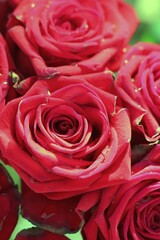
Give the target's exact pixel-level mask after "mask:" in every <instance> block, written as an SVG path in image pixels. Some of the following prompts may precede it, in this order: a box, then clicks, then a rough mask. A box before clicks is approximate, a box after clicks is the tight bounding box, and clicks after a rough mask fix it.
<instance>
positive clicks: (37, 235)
mask: <svg viewBox="0 0 160 240" xmlns="http://www.w3.org/2000/svg"><path fill="white" fill-rule="evenodd" d="M35 239H37V240H67V239H68V238H67V237H65V236H62V235H58V234H54V233H51V232H48V231H45V230H42V229H39V228H29V229H25V230H22V231H21V232H20V233H18V234H17V236H16V238H15V240H35Z"/></svg>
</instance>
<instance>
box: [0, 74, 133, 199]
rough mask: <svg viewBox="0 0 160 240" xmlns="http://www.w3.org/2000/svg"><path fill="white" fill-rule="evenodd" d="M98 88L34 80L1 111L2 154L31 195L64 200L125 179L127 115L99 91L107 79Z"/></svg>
mask: <svg viewBox="0 0 160 240" xmlns="http://www.w3.org/2000/svg"><path fill="white" fill-rule="evenodd" d="M53 82H54V84H53ZM89 82H90V83H92V78H91V79H90V81H89ZM93 83H95V78H93ZM98 84H99V85H100V86H101V89H100V88H97V87H95V86H93V85H91V84H89V83H88V82H87V81H86V80H85V79H83V77H81V78H79V79H77V77H76V78H75V79H74V78H73V77H57V78H54V79H50V80H48V81H44V80H41V81H36V83H35V84H34V85H33V87H32V88H31V89H30V90H29V91H28V92H27V93H26V94H25V95H24V96H23V97H21V98H17V99H15V100H13V101H10V102H9V103H8V104H7V106H6V107H5V109H4V111H3V113H2V115H1V116H0V117H1V121H0V129H1V130H0V136H1V137H0V149H1V152H2V156H3V158H4V159H6V160H7V161H9V163H10V164H11V165H12V166H13V167H14V168H15V170H16V171H17V172H18V173H19V175H20V176H21V177H22V179H23V180H24V182H25V183H26V184H27V185H28V186H29V187H30V188H31V189H33V190H34V191H35V192H37V193H44V194H46V196H47V197H49V198H52V199H54V200H56V199H63V198H68V197H71V196H75V195H78V194H81V193H84V192H88V191H93V190H96V189H100V188H103V187H106V186H110V185H114V184H117V182H118V183H120V182H124V181H126V180H128V178H129V177H130V167H131V165H130V163H131V162H130V137H131V136H130V130H131V129H130V121H129V118H128V114H127V112H126V110H125V109H120V110H119V108H118V107H117V106H116V96H114V95H112V94H110V93H108V92H106V91H104V90H103V89H106V79H100V80H99V83H98ZM95 85H96V84H95ZM107 89H108V84H107ZM2 116H3V117H2ZM57 119H58V120H57ZM13 123H15V125H14V124H13ZM35 139H36V141H35ZM15 150H16V151H18V153H19V154H18V155H17V156H15V154H14V153H15Z"/></svg>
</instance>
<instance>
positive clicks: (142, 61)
mask: <svg viewBox="0 0 160 240" xmlns="http://www.w3.org/2000/svg"><path fill="white" fill-rule="evenodd" d="M115 86H116V88H117V92H118V95H119V96H120V97H121V99H122V100H123V103H124V106H126V107H127V109H128V111H129V113H130V116H131V119H132V127H133V130H136V131H139V133H140V132H141V133H142V134H143V136H144V137H145V139H146V140H148V141H156V140H157V139H159V138H160V45H158V44H153V43H138V44H136V45H134V46H133V47H132V48H131V49H130V50H129V52H128V53H126V55H125V60H124V64H122V66H121V68H120V69H119V72H118V78H117V80H116V81H115Z"/></svg>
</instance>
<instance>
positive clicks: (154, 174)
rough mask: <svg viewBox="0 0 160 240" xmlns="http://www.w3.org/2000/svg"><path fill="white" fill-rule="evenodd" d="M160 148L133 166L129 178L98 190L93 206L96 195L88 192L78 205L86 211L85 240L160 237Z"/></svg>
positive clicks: (130, 239)
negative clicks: (89, 201)
mask: <svg viewBox="0 0 160 240" xmlns="http://www.w3.org/2000/svg"><path fill="white" fill-rule="evenodd" d="M159 148H160V147H159V144H158V145H156V146H155V147H154V148H153V149H152V150H151V151H150V153H149V154H148V155H146V156H145V157H144V158H143V159H141V161H139V162H138V163H137V164H135V165H133V166H132V176H131V178H130V179H129V181H127V182H125V183H123V184H120V185H119V186H118V185H116V186H114V187H109V188H105V189H103V190H102V191H101V192H99V191H98V192H97V193H96V192H95V193H94V195H95V196H96V197H94V201H93V200H92V205H89V204H88V206H89V208H87V207H88V206H87V204H85V203H86V202H87V199H93V194H92V198H91V196H90V195H91V194H90V195H87V196H85V195H84V197H83V199H82V200H81V202H80V203H79V205H78V207H77V209H78V210H79V211H82V210H83V213H84V212H85V214H83V216H84V220H85V225H84V227H83V229H82V235H83V239H84V240H96V239H100V240H106V239H107V240H113V239H116V240H133V239H137V240H143V239H148V240H149V239H150V240H151V239H157V240H158V239H160V205H159V203H160V166H159V162H160V149H159ZM90 206H91V208H90ZM92 229H93V231H92Z"/></svg>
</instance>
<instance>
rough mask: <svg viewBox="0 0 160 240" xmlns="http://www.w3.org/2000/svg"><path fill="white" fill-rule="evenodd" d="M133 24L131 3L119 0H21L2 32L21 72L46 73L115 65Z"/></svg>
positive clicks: (71, 73) (96, 68) (85, 70)
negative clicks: (5, 35)
mask: <svg viewBox="0 0 160 240" xmlns="http://www.w3.org/2000/svg"><path fill="white" fill-rule="evenodd" d="M137 25H138V18H137V16H136V13H135V12H134V9H133V8H132V7H131V6H130V5H129V4H127V3H125V2H123V1H122V0H112V1H109V2H108V1H104V0H95V1H91V0H86V1H85V2H84V1H82V0H69V1H65V0H58V1H48V0H41V1H38V0H28V1H25V0H24V1H21V3H20V4H19V5H18V7H17V8H16V9H15V11H14V12H13V14H12V15H11V16H10V18H9V21H8V25H7V29H8V30H7V33H8V41H9V43H10V44H9V45H10V46H11V49H12V53H13V56H14V55H15V58H14V59H15V62H16V63H17V66H18V68H19V69H20V71H21V73H22V74H23V75H25V76H28V75H31V74H33V73H34V72H36V73H37V75H39V76H44V77H49V76H53V75H56V74H63V75H77V74H82V73H88V72H99V71H102V70H104V69H105V68H106V67H109V68H111V69H112V70H113V69H117V67H118V66H119V62H120V59H121V55H122V54H123V48H124V47H126V46H127V44H128V42H129V40H130V38H131V36H132V34H133V33H134V32H135V30H136V27H137ZM13 43H15V45H16V52H15V51H14V48H12V47H13ZM17 46H18V51H17ZM22 59H23V64H22ZM24 62H25V65H24ZM24 66H25V67H24ZM26 66H27V68H26ZM26 70H27V71H26Z"/></svg>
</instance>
